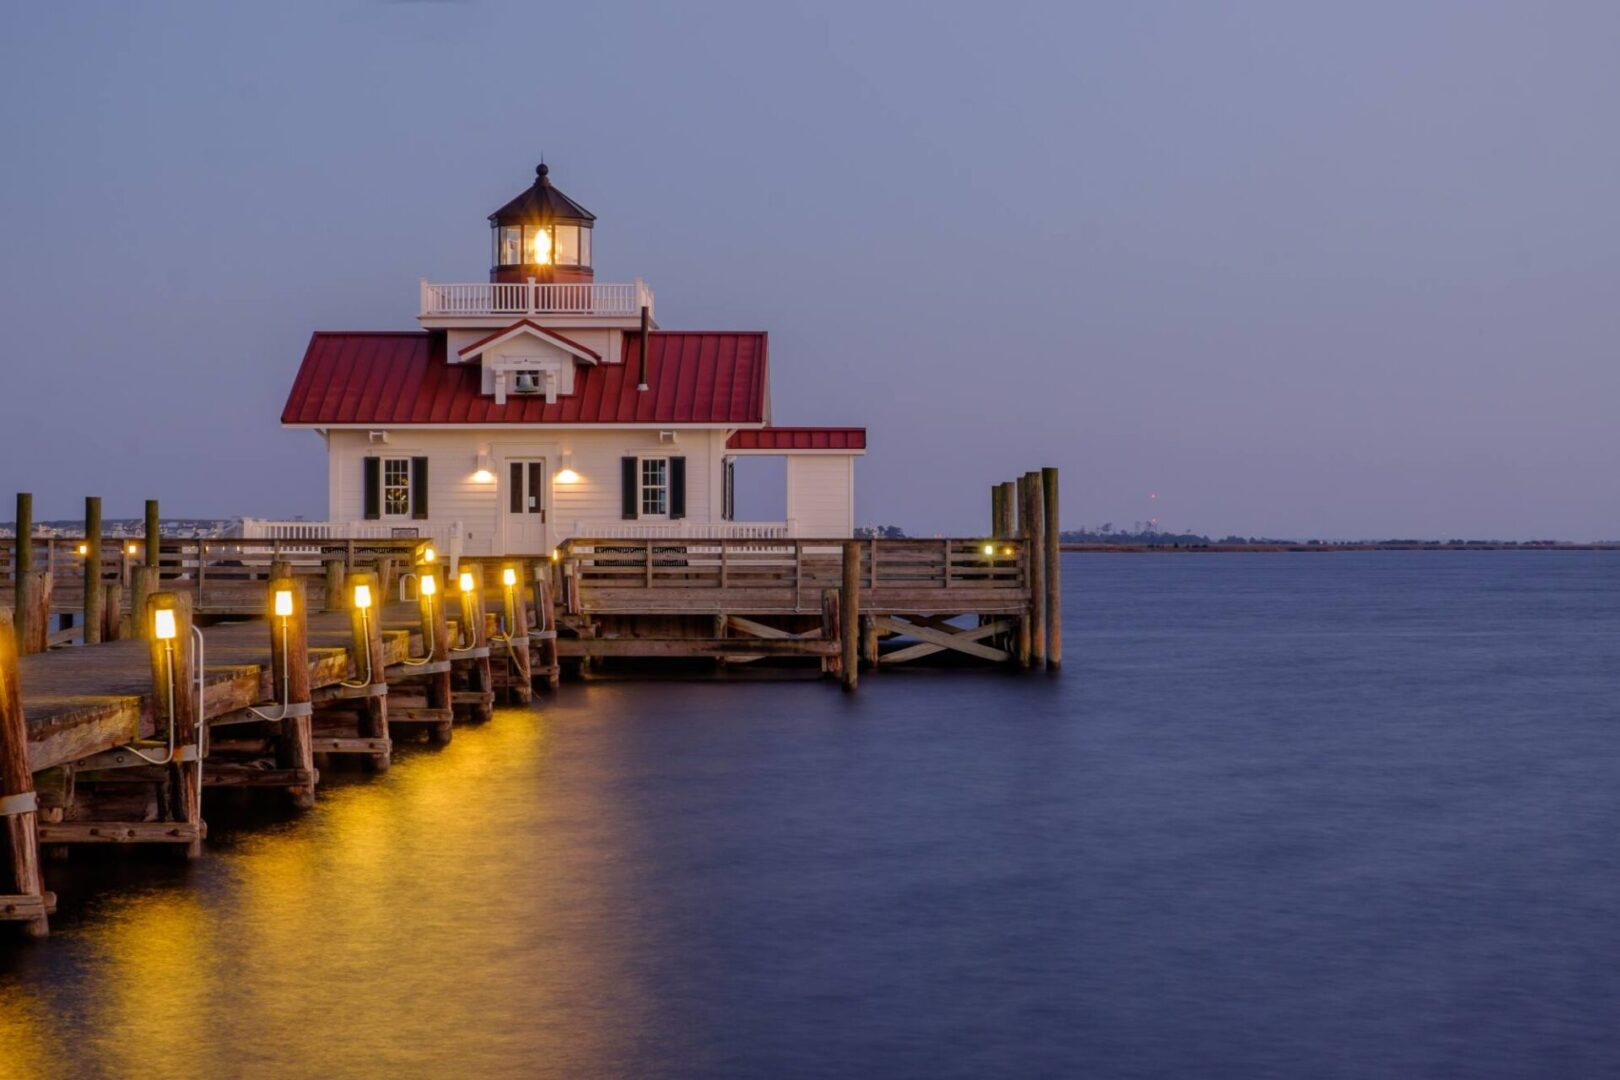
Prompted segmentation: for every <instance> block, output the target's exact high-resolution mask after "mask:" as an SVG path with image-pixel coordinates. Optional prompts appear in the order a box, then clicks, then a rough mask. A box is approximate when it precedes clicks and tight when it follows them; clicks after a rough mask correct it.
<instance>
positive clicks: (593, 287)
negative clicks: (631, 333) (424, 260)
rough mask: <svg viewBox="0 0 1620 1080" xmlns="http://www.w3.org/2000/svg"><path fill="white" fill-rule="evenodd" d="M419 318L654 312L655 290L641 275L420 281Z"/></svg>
mask: <svg viewBox="0 0 1620 1080" xmlns="http://www.w3.org/2000/svg"><path fill="white" fill-rule="evenodd" d="M421 292H422V295H421V303H422V307H421V312H420V317H423V318H432V317H443V316H453V315H553V314H556V315H599V316H609V317H614V318H631V317H635V316H639V315H640V314H641V309H642V308H643V307H645V308H647V309H648V310H649V311H651V309H652V307H653V292H652V290H651V289H650V288H648V287H647V285H646V283H645V282H642V281H640V280H636V281H632V282H627V283H622V284H620V283H606V284H597V283H595V282H579V283H564V284H554V283H541V282H535V281H525V282H500V281H469V282H433V281H427V280H426V279H424V280H423V281H422V284H421Z"/></svg>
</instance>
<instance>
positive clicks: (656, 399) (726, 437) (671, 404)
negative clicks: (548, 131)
mask: <svg viewBox="0 0 1620 1080" xmlns="http://www.w3.org/2000/svg"><path fill="white" fill-rule="evenodd" d="M489 221H490V225H491V239H492V248H493V250H492V258H491V262H492V264H493V266H492V269H491V270H490V275H489V281H488V282H475V283H471V284H441V283H435V282H430V281H426V280H424V281H423V282H422V283H421V308H420V313H419V315H418V316H417V319H418V322H419V323H420V324H421V325H420V329H416V330H407V331H331V332H329V331H320V332H317V333H316V334H314V335H313V336H312V337H311V339H310V342H309V348H308V350H307V351H306V352H305V354H304V360H303V364H302V365H301V366H300V368H299V370H298V376H297V378H296V379H295V380H294V382H293V387H292V391H291V393H290V394H289V395H288V397H287V404H286V407H285V408H284V409H283V411H282V415H281V421H282V424H283V426H285V427H289V428H307V429H310V430H312V431H314V432H316V433H317V434H319V435H320V437H321V438H322V439H324V440H325V442H326V450H327V460H328V479H327V484H328V495H327V500H328V520H327V521H325V522H319V523H311V522H298V523H293V522H266V521H254V520H249V521H247V522H245V523H244V531H245V533H246V534H247V535H249V536H261V537H269V536H283V537H315V536H319V535H331V536H357V537H367V536H422V537H428V538H433V539H435V540H436V541H438V542H439V543H440V544H442V545H443V546H444V548H445V550H447V551H448V550H456V551H460V552H462V553H465V554H468V555H482V554H491V555H501V554H504V555H544V554H547V553H549V552H550V551H551V550H552V549H553V548H555V547H556V546H557V545H558V544H560V543H561V542H562V541H563V540H565V539H568V538H570V537H605V538H625V537H685V538H712V537H744V538H783V537H816V538H820V537H847V536H849V535H851V533H852V531H853V528H854V498H855V459H856V458H857V457H859V456H861V455H862V454H863V453H865V449H866V431H865V429H864V428H857V427H778V426H775V425H773V424H772V423H771V399H770V369H769V348H768V341H767V338H766V335H765V333H764V332H762V331H733V330H665V329H663V328H662V327H660V326H659V325H658V323H657V321H656V318H655V315H654V308H653V294H652V290H651V289H649V288H648V287H647V286H646V285H645V284H643V283H642V282H641V281H640V280H636V281H633V282H631V283H629V284H601V283H598V282H597V281H596V280H595V277H594V274H593V271H592V262H593V255H594V251H595V244H594V240H593V237H594V233H595V225H596V218H595V216H594V215H592V214H591V213H590V212H589V211H588V210H586V209H585V208H584V207H582V206H580V205H579V204H578V203H576V202H574V201H573V200H572V199H570V198H569V197H568V196H566V195H564V194H563V193H562V192H561V191H559V190H558V189H557V188H555V187H553V186H552V184H551V179H550V177H549V176H548V175H547V169H546V166H544V165H541V166H540V168H539V169H538V170H537V176H536V179H535V182H534V184H533V186H532V187H530V188H529V189H528V190H526V191H524V192H523V193H522V194H521V195H519V196H518V197H517V198H515V199H513V200H512V201H510V202H509V203H507V204H506V205H505V206H503V207H501V208H500V209H499V210H497V211H496V212H495V213H493V214H491V215H490V217H489ZM748 455H779V456H782V457H785V458H786V470H785V475H786V484H787V492H786V508H787V513H786V518H785V519H784V520H782V521H739V520H736V515H735V513H734V506H735V502H736V500H735V497H734V491H735V484H734V482H733V478H734V474H735V470H734V463H735V461H736V459H737V458H739V457H743V456H748Z"/></svg>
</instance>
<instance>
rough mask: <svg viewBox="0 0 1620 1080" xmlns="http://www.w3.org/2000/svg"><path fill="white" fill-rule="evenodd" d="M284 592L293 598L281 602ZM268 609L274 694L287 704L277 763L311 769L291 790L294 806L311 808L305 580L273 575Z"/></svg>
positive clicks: (312, 785) (305, 770)
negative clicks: (279, 602)
mask: <svg viewBox="0 0 1620 1080" xmlns="http://www.w3.org/2000/svg"><path fill="white" fill-rule="evenodd" d="M282 594H286V597H287V602H286V604H282V605H278V602H277V598H278V597H279V596H280V595H282ZM278 607H279V608H280V610H278ZM289 607H290V608H291V611H290V612H289V611H287V608H289ZM265 612H266V615H267V617H268V621H269V624H270V681H271V684H272V685H271V693H272V694H273V696H274V697H275V698H276V700H277V701H279V702H280V703H281V705H282V720H281V738H280V739H278V740H277V741H276V764H277V765H278V766H280V767H281V768H283V769H296V770H298V771H300V772H303V773H307V774H308V776H309V783H308V784H298V785H294V786H293V787H289V788H288V789H287V793H288V795H289V796H291V798H292V802H293V805H294V806H296V807H298V808H300V809H303V810H307V809H309V808H310V807H312V806H314V805H315V749H314V743H313V742H312V739H313V731H312V727H313V720H312V718H311V716H310V712H311V706H310V700H311V698H312V694H311V693H310V686H309V601H308V598H307V597H306V595H305V593H304V583H303V582H302V581H299V580H298V579H297V578H296V577H294V576H293V575H292V574H291V573H287V574H281V575H274V576H272V577H271V579H270V583H269V586H268V588H267V591H266V596H265Z"/></svg>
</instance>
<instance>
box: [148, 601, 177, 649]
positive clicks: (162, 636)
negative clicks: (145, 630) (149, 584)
mask: <svg viewBox="0 0 1620 1080" xmlns="http://www.w3.org/2000/svg"><path fill="white" fill-rule="evenodd" d="M175 633H176V631H175V625H174V609H173V608H158V609H157V610H156V611H154V612H152V636H153V637H155V638H157V639H158V640H159V641H173V640H174V636H175Z"/></svg>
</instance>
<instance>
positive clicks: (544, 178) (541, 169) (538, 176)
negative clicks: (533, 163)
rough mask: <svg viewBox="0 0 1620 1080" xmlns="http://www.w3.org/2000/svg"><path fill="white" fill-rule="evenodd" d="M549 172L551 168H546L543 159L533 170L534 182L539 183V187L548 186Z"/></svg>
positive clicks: (549, 184)
mask: <svg viewBox="0 0 1620 1080" xmlns="http://www.w3.org/2000/svg"><path fill="white" fill-rule="evenodd" d="M550 173H551V170H550V169H548V168H546V163H545V162H544V161H542V162H540V164H539V165H538V166H537V167H536V168H535V170H534V176H535V180H534V182H535V183H537V184H539V185H540V186H541V187H550V186H551V181H550V179H548V177H549V175H550Z"/></svg>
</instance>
